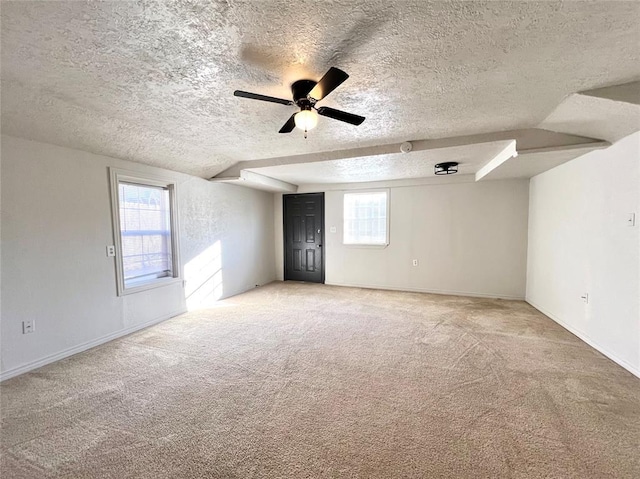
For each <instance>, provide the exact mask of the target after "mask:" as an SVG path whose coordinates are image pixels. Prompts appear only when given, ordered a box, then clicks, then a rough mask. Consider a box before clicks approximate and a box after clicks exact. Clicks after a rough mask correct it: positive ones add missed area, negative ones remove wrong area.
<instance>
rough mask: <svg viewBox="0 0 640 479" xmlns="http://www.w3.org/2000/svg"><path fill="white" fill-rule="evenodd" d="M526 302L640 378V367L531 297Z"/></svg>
mask: <svg viewBox="0 0 640 479" xmlns="http://www.w3.org/2000/svg"><path fill="white" fill-rule="evenodd" d="M526 302H527V303H529V304H530V305H531V306H533V307H534V308H536V309H537V310H538V311H540V312H541V313H542V314H544V315H545V316H548V317H549V318H551V319H552V320H553V321H555V322H556V323H558V324H559V325H560V326H562V327H563V328H564V329H566V330H567V331H569V332H570V333H571V334H573V335H574V336H577V337H578V338H579V339H580V340H582V341H584V342H585V343H587V344H588V345H589V346H591V347H592V348H593V349H595V350H596V351H598V352H600V353H602V354H604V355H605V356H606V357H608V358H609V359H611V361H613V362H614V363H616V364H618V365H619V366H622V367H623V368H625V369H626V370H627V371H629V372H630V373H631V374H633V375H634V376H636V377H638V378H640V369H637V368H635V367H634V366H633V365H631V364H629V363H628V362H627V361H625V360H624V359H620V358H619V357H617V356H616V355H615V354H613V353H612V352H611V351H608V350H607V349H606V348H603V347H602V346H600V345H599V344H598V343H596V342H595V341H594V340H593V339H591V338H590V337H589V336H587V335H586V334H584V333H583V332H582V331H578V330H577V329H575V328H574V327H573V326H570V325H568V324H567V323H565V322H564V321H562V320H561V319H560V318H558V317H557V316H556V315H555V314H552V313H550V312H549V311H546V310H545V309H544V308H542V307H541V306H539V305H537V304H535V303H534V302H533V301H531V300H530V299H526Z"/></svg>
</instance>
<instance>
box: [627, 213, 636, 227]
mask: <svg viewBox="0 0 640 479" xmlns="http://www.w3.org/2000/svg"><path fill="white" fill-rule="evenodd" d="M627 224H628V225H629V226H635V225H636V214H635V213H629V218H628V219H627Z"/></svg>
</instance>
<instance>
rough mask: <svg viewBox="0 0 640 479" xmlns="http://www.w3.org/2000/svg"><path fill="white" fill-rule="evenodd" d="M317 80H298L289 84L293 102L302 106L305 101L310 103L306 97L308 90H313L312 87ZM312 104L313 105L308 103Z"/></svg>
mask: <svg viewBox="0 0 640 479" xmlns="http://www.w3.org/2000/svg"><path fill="white" fill-rule="evenodd" d="M317 83H318V82H315V81H313V80H298V81H296V82H293V83H292V84H291V93H293V102H294V103H295V104H296V105H298V106H299V107H301V108H302V105H303V104H305V103H309V104H310V103H311V101H310V100H309V99H308V98H307V95H309V92H310V91H311V90H313V87H314V86H316V84H317ZM310 106H313V105H310Z"/></svg>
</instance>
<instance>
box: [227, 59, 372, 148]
mask: <svg viewBox="0 0 640 479" xmlns="http://www.w3.org/2000/svg"><path fill="white" fill-rule="evenodd" d="M347 78H349V75H347V74H346V73H345V72H343V71H342V70H340V69H339V68H335V67H331V68H329V71H328V72H327V73H325V74H324V76H323V77H322V78H321V79H320V81H318V82H315V81H313V80H298V81H296V82H294V83H293V84H292V85H291V93H292V94H293V100H284V99H282V98H274V97H272V96H265V95H259V94H257V93H250V92H247V91H241V90H236V91H234V92H233V94H234V95H235V96H239V97H242V98H250V99H251V100H261V101H269V102H272V103H280V104H281V105H295V106H297V107H298V108H300V111H299V112H297V113H294V114H293V115H291V117H290V118H289V119H288V120H287V122H286V123H285V124H284V125H283V126H282V128H280V131H279V132H278V133H291V132H292V131H293V129H294V128H295V127H296V126H297V127H298V128H300V129H301V130H303V131H304V137H305V138H306V137H307V131H308V130H311V129H312V128H315V126H316V125H317V124H318V115H321V116H326V117H329V118H333V119H334V120H340V121H344V122H346V123H350V124H352V125H360V124H361V123H362V122H363V121H364V117H363V116H358V115H354V114H353V113H347V112H345V111H340V110H336V109H335V108H329V107H328V106H321V107H320V108H316V103H318V102H319V101H320V100H322V99H323V98H325V97H326V96H327V95H328V94H329V93H331V92H332V91H333V90H335V89H336V88H337V87H338V86H340V85H341V84H342V82H344V81H345V80H346V79H347Z"/></svg>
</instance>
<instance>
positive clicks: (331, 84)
mask: <svg viewBox="0 0 640 479" xmlns="http://www.w3.org/2000/svg"><path fill="white" fill-rule="evenodd" d="M347 78H349V75H347V74H346V73H345V72H343V71H342V70H340V69H339V68H335V67H331V68H329V71H328V72H327V73H325V74H324V76H323V77H322V78H321V79H320V81H319V82H318V83H317V84H316V86H314V87H313V89H312V90H311V91H310V92H309V96H310V97H311V98H315V99H316V100H318V101H320V100H322V99H323V98H324V97H325V96H327V95H328V94H329V93H331V92H332V91H333V90H335V89H336V88H338V87H339V86H340V84H341V83H342V82H343V81H345V80H346V79H347Z"/></svg>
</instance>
